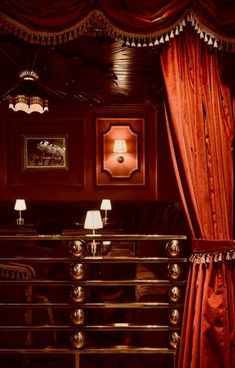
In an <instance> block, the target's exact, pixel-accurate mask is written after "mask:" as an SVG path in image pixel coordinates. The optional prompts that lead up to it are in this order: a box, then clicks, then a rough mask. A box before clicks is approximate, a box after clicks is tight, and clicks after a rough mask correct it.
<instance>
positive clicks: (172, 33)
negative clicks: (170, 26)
mask: <svg viewBox="0 0 235 368" xmlns="http://www.w3.org/2000/svg"><path fill="white" fill-rule="evenodd" d="M174 37H175V35H174V31H173V30H171V33H170V38H174Z"/></svg>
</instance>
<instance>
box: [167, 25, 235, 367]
mask: <svg viewBox="0 0 235 368" xmlns="http://www.w3.org/2000/svg"><path fill="white" fill-rule="evenodd" d="M161 61H162V68H163V74H164V79H165V84H166V91H167V101H168V104H169V105H168V106H166V119H167V128H168V135H169V142H170V147H171V152H172V157H173V160H174V167H175V172H176V176H177V181H178V184H179V188H180V192H181V198H182V202H183V205H184V209H185V213H186V215H187V218H188V222H189V224H190V227H191V233H192V237H193V238H194V239H193V242H192V244H193V251H194V253H195V254H194V256H192V259H191V261H192V263H191V267H190V272H189V279H188V288H187V293H186V302H185V312H184V321H183V331H182V337H181V345H180V355H179V368H189V367H190V368H205V367H209V366H213V367H217V368H225V367H226V368H232V367H234V360H235V352H234V334H235V261H234V258H235V243H234V241H233V240H232V218H233V215H232V211H233V207H232V203H233V157H232V145H233V139H234V115H233V110H234V100H233V97H232V95H231V92H230V89H229V87H228V86H227V85H226V84H225V83H224V82H223V79H222V73H221V68H222V67H224V66H225V67H226V65H223V62H224V55H223V53H219V52H217V53H216V52H215V51H214V50H210V49H209V48H208V46H206V45H205V44H204V42H203V41H201V40H200V39H199V37H197V35H195V34H194V33H192V32H187V33H185V34H182V35H181V36H180V37H179V38H177V39H174V40H173V41H172V42H171V43H170V47H169V48H168V49H165V50H164V51H163V53H162V55H161ZM227 66H228V65H227ZM230 72H231V73H232V70H231V71H230ZM231 75H232V74H231Z"/></svg>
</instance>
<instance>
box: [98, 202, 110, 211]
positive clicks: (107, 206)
mask: <svg viewBox="0 0 235 368" xmlns="http://www.w3.org/2000/svg"><path fill="white" fill-rule="evenodd" d="M100 209H101V210H108V211H109V210H111V209H112V205H111V201H110V199H102V202H101V206H100Z"/></svg>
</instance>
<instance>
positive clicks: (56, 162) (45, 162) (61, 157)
mask: <svg viewBox="0 0 235 368" xmlns="http://www.w3.org/2000/svg"><path fill="white" fill-rule="evenodd" d="M67 140H68V136H67V134H56V135H52V134H46V135H36V134H29V135H27V134H25V135H23V170H45V169H47V170H58V169H60V170H68V148H67Z"/></svg>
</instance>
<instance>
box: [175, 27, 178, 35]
mask: <svg viewBox="0 0 235 368" xmlns="http://www.w3.org/2000/svg"><path fill="white" fill-rule="evenodd" d="M178 34H179V28H178V27H176V29H175V35H176V36H178Z"/></svg>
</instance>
